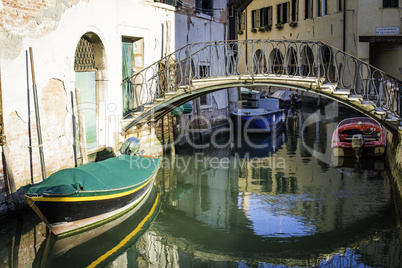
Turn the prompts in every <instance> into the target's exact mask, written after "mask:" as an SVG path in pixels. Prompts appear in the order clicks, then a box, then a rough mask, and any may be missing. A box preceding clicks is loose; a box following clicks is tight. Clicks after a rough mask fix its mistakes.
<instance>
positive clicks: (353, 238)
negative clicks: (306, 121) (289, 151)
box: [141, 151, 400, 267]
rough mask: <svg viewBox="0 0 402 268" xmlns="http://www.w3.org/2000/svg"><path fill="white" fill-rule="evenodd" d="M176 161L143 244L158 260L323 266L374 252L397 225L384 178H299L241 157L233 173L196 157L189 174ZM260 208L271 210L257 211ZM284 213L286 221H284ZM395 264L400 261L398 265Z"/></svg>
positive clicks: (330, 175)
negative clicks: (375, 240) (376, 241)
mask: <svg viewBox="0 0 402 268" xmlns="http://www.w3.org/2000/svg"><path fill="white" fill-rule="evenodd" d="M214 152H215V153H214V154H213V156H216V157H217V158H218V159H221V160H222V161H223V162H225V161H226V158H225V155H220V156H219V154H220V152H216V151H214ZM279 156H280V155H279ZM299 160H300V159H299ZM175 161H176V163H177V165H179V166H176V164H172V166H175V168H174V170H172V171H171V172H170V174H169V172H168V173H166V171H165V172H164V174H165V175H164V176H163V178H161V179H162V180H163V187H164V192H165V193H166V194H165V196H164V197H163V199H164V201H163V204H164V205H163V206H162V211H161V213H160V214H159V215H158V217H157V218H156V220H155V224H154V225H153V227H152V228H151V232H150V233H148V234H147V235H146V236H145V240H142V242H141V243H145V244H147V243H150V244H149V245H148V246H145V245H142V247H144V248H147V251H149V252H148V253H147V254H149V256H148V257H149V259H152V260H158V259H163V256H173V255H175V254H176V257H177V261H178V260H179V259H180V260H181V261H183V260H182V258H184V256H183V255H185V254H178V253H177V252H176V251H180V252H182V253H183V252H187V253H188V254H190V255H191V254H192V256H193V257H194V258H195V259H204V260H206V261H207V260H209V261H227V262H236V261H239V260H241V261H245V262H254V263H256V262H262V263H273V264H275V263H281V264H282V265H289V266H305V265H315V264H319V262H320V261H324V262H325V260H327V261H328V260H329V263H331V262H332V261H335V260H336V259H333V257H334V256H335V255H338V256H339V255H343V254H345V252H346V249H347V248H351V249H355V248H359V250H363V249H364V247H360V245H366V244H368V245H369V246H366V249H367V248H370V247H372V246H370V243H371V242H372V237H373V236H375V235H376V233H377V232H378V230H381V229H384V228H387V227H388V226H391V225H392V222H393V221H394V219H391V218H389V217H388V218H387V217H384V216H383V215H386V214H389V212H390V210H392V209H393V208H392V207H391V206H390V204H389V199H388V198H389V196H387V193H386V189H384V188H383V187H379V185H381V184H382V183H383V181H382V180H378V179H371V180H364V179H362V180H353V179H351V178H347V179H345V175H342V174H340V172H338V171H337V170H336V169H333V170H332V171H331V172H330V173H327V174H326V175H325V177H324V178H323V176H318V175H319V173H320V171H319V170H317V171H314V172H315V173H316V174H315V176H314V178H312V177H310V176H305V177H298V178H297V179H295V178H294V177H292V175H291V173H290V172H291V171H287V170H276V169H275V168H269V167H261V166H260V165H258V163H257V164H256V163H252V162H251V161H249V160H247V159H246V160H244V161H243V159H240V160H239V159H234V158H233V157H230V162H229V166H228V167H227V168H213V165H214V163H216V161H215V160H213V161H211V162H210V164H211V167H210V168H204V166H205V162H204V161H202V160H201V159H200V158H198V159H197V157H194V159H192V160H191V161H190V162H189V164H188V166H189V167H190V168H188V169H186V170H185V171H184V169H183V168H181V166H180V165H182V164H183V165H184V162H186V161H187V160H185V159H181V158H180V157H178V158H177V157H176V160H175ZM206 161H209V160H206ZM225 163H226V162H225ZM236 163H240V164H237V166H236ZM207 164H208V163H207ZM288 164H289V163H288ZM305 169H306V170H300V172H301V173H305V172H307V170H310V173H312V170H311V167H308V166H307V167H306V168H305ZM312 189H315V190H313V191H312ZM359 189H360V190H359ZM374 196H375V197H374ZM373 200H375V201H373ZM253 202H254V204H252V203H253ZM256 202H257V203H259V204H260V206H259V208H258V206H256V204H255V203H256ZM264 202H269V204H266V205H264V204H265V203H264ZM256 207H257V210H258V209H260V210H263V211H256ZM284 211H285V212H286V213H285V214H286V215H285V214H283V215H280V214H281V213H282V212H284ZM356 211H357V212H356ZM275 213H277V214H275ZM275 215H276V216H282V223H283V225H282V226H281V227H282V229H281V230H282V231H283V233H280V232H279V229H278V228H277V229H276V227H275V224H276V223H278V222H279V221H277V222H275V221H272V217H274V216H275ZM264 217H265V218H264ZM270 217H271V218H270ZM270 219H271V221H270ZM292 220H296V221H299V222H304V224H305V226H301V227H307V228H305V229H304V231H301V232H299V233H298V234H296V233H294V232H295V229H297V230H296V231H300V230H301V229H300V228H293V227H290V226H289V225H288V226H286V225H287V224H289V223H292V224H293V223H294V221H292ZM262 221H263V222H264V224H265V225H264V224H263V223H262ZM307 225H308V226H307ZM159 227H160V228H159ZM261 227H262V228H261ZM268 227H270V228H271V230H267V229H269V228H268ZM311 227H312V228H311ZM264 228H265V229H264ZM289 228H290V229H289ZM292 228H293V229H292ZM286 231H287V232H288V233H285V232H286ZM292 232H293V233H292ZM156 243H158V245H159V246H158V247H157V250H156V249H155V250H153V249H152V247H151V245H155V244H156ZM370 249H372V248H370ZM376 249H377V250H378V252H375V250H374V253H373V252H370V254H371V255H370V254H369V255H370V256H374V255H375V256H377V255H381V254H382V249H383V248H382V249H381V247H380V246H378V248H376ZM173 252H176V253H175V254H173ZM358 252H359V253H354V254H355V255H353V256H351V259H350V261H352V259H353V257H354V258H355V257H356V254H364V253H365V252H362V251H358ZM153 254H155V255H158V256H159V257H157V256H155V255H153ZM376 254H377V255H376ZM377 257H378V256H377ZM343 260H345V259H343ZM395 261H397V262H398V261H400V260H399V258H397V259H395V260H390V262H391V263H393V262H395ZM180 263H181V262H180ZM329 267H330V264H329Z"/></svg>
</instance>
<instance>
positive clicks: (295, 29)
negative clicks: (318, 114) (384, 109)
mask: <svg viewBox="0 0 402 268" xmlns="http://www.w3.org/2000/svg"><path fill="white" fill-rule="evenodd" d="M237 2H241V1H231V2H230V3H231V4H232V6H231V7H232V8H233V11H234V13H235V14H236V20H235V21H236V33H235V34H237V36H238V39H239V40H244V39H272V40H284V39H287V40H317V41H322V42H325V43H327V44H329V45H332V46H334V47H337V48H339V49H341V50H344V51H346V52H347V53H349V54H352V55H354V56H356V57H358V58H360V59H362V60H365V61H367V62H369V63H370V64H372V65H373V66H375V67H377V68H379V69H381V70H383V71H385V72H386V73H388V74H390V75H392V76H394V77H396V78H398V79H402V33H401V30H402V20H401V18H402V1H400V0H356V1H351V0H349V1H348V0H336V1H328V0H291V1H285V0H272V1H264V0H254V1H244V2H249V3H246V4H248V5H247V6H246V7H245V6H244V4H243V5H241V4H240V3H237ZM236 8H237V9H236ZM233 21H234V20H232V22H233ZM231 29H232V36H233V27H232V28H231Z"/></svg>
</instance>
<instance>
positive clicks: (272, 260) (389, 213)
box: [0, 109, 402, 267]
mask: <svg viewBox="0 0 402 268" xmlns="http://www.w3.org/2000/svg"><path fill="white" fill-rule="evenodd" d="M315 112H316V111H315V110H311V111H309V110H307V109H303V110H301V111H296V112H293V113H292V114H290V115H289V117H288V118H290V120H289V121H288V124H287V128H286V129H285V130H284V131H283V132H279V133H276V134H275V135H273V136H253V137H251V138H250V139H251V140H252V142H253V143H254V144H259V145H266V146H261V147H262V148H260V149H255V148H253V146H250V145H249V144H247V142H246V141H245V137H240V138H239V137H237V136H236V137H235V139H234V140H233V142H229V143H228V146H226V147H224V148H221V149H217V148H216V147H215V146H210V147H208V148H206V149H203V150H193V149H189V150H181V151H179V152H177V154H176V156H175V157H174V158H165V159H163V162H162V168H161V169H160V170H159V173H158V175H157V179H156V183H155V191H154V192H153V193H152V194H151V195H150V196H149V197H148V198H147V200H145V201H144V204H143V206H142V209H141V210H139V211H137V212H133V213H132V214H130V215H127V217H125V218H124V219H121V221H120V222H117V223H115V224H112V225H110V226H105V227H104V228H103V230H102V231H99V233H98V234H96V233H95V234H94V233H92V234H90V235H88V233H87V234H85V233H84V234H81V235H77V236H76V237H70V238H68V239H69V240H66V239H55V238H54V237H52V236H50V235H48V236H46V237H45V238H44V239H42V240H41V239H39V238H37V237H36V241H37V244H38V246H37V250H35V252H34V253H31V254H30V255H29V257H28V259H29V258H31V264H33V265H35V266H38V267H43V266H49V267H63V266H69V267H71V266H74V267H86V266H88V265H90V264H94V263H95V264H98V265H99V266H106V267H287V266H288V267H296V266H297V267H300V266H308V267H313V266H319V267H400V266H401V265H402V263H401V258H402V256H401V255H402V250H401V243H400V241H401V240H400V239H401V231H400V227H399V226H400V219H399V217H398V216H397V213H396V209H395V206H394V201H393V197H392V194H391V190H390V187H391V186H390V184H389V182H388V179H387V178H386V176H385V172H384V170H385V165H386V163H385V161H384V160H374V159H371V160H364V161H363V162H361V163H356V162H355V161H353V160H345V161H343V160H342V159H332V158H331V156H330V153H329V154H328V150H327V148H328V144H329V143H330V142H331V141H330V138H329V139H328V137H330V135H332V131H333V129H334V128H335V127H336V123H337V121H339V120H340V119H341V118H340V117H342V116H339V118H335V119H334V118H327V117H326V116H325V111H318V114H319V120H315V121H314V122H313V123H312V124H309V125H308V126H307V127H303V123H304V122H305V121H306V120H307V119H308V118H310V117H311V115H312V114H313V113H315ZM228 139H230V137H228V136H225V137H223V139H222V141H221V144H224V143H226V141H227V140H228ZM240 144H241V146H240ZM312 149H313V150H312ZM155 204H156V205H155ZM155 206H156V207H155ZM153 207H154V209H152V208H153ZM38 226H39V227H38ZM40 227H43V224H39V225H37V226H35V228H37V229H36V230H38V229H40ZM42 229H43V228H42ZM42 235H44V233H42ZM3 237H5V235H4V236H3ZM21 237H22V239H21V240H22V241H24V240H26V241H31V242H32V240H29V239H30V238H29V237H32V232H31V231H26V232H25V233H23V234H22V236H21ZM27 237H28V238H27ZM7 239H8V240H7V241H15V240H13V238H12V236H11V235H10V236H9V237H7ZM9 244H12V243H9ZM21 244H23V245H21V246H20V248H19V256H18V258H19V263H22V259H23V255H24V254H23V253H22V252H24V250H25V251H26V250H27V247H32V243H31V244H29V243H25V244H24V243H21ZM7 250H8V251H7ZM0 252H1V254H2V255H0V257H1V258H2V259H1V260H0V261H3V263H4V264H5V265H4V266H5V267H6V266H15V263H16V262H15V260H14V261H13V258H12V257H10V256H15V253H14V254H13V252H15V247H13V248H10V247H8V246H7V245H5V246H3V247H2V251H0ZM17 263H18V261H17ZM28 263H29V261H28Z"/></svg>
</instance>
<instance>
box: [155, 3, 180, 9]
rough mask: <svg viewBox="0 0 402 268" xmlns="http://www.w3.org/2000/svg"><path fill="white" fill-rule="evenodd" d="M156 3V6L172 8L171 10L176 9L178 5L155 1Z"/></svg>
mask: <svg viewBox="0 0 402 268" xmlns="http://www.w3.org/2000/svg"><path fill="white" fill-rule="evenodd" d="M154 5H155V6H156V7H160V8H163V9H167V10H170V11H176V7H174V6H172V5H169V4H165V3H159V2H154Z"/></svg>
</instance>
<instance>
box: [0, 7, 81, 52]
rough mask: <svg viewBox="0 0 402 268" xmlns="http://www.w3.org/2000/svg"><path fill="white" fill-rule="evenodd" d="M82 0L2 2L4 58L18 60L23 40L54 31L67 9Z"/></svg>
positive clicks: (0, 20) (0, 21)
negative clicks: (16, 58)
mask: <svg viewBox="0 0 402 268" xmlns="http://www.w3.org/2000/svg"><path fill="white" fill-rule="evenodd" d="M79 1H80V0H3V1H1V2H0V57H1V58H7V59H14V58H15V57H17V56H18V54H19V53H20V50H21V48H22V38H24V37H32V38H37V37H40V36H42V35H44V34H48V33H50V32H51V31H53V30H54V29H55V28H56V27H57V25H58V22H59V21H60V18H61V15H62V14H63V13H64V11H65V10H66V9H68V8H69V7H71V6H72V5H75V4H76V3H78V2H79Z"/></svg>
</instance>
